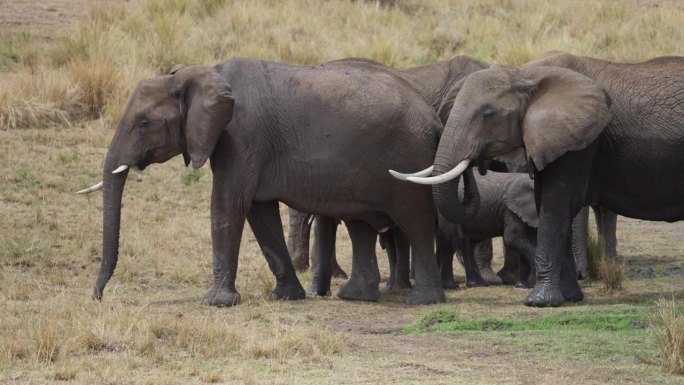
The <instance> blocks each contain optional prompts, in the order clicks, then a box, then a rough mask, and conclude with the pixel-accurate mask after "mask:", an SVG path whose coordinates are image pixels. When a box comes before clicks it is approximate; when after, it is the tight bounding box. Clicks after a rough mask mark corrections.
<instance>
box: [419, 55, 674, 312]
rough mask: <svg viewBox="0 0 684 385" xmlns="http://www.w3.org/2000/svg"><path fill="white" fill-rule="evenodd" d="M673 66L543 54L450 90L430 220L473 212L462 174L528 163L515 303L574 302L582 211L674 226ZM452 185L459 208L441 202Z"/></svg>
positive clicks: (578, 295)
mask: <svg viewBox="0 0 684 385" xmlns="http://www.w3.org/2000/svg"><path fill="white" fill-rule="evenodd" d="M683 92H684V58H682V57H662V58H657V59H653V60H650V61H647V62H643V63H636V64H623V63H612V62H607V61H602V60H597V59H592V58H588V57H578V56H574V55H570V54H565V53H559V52H553V53H550V54H548V55H545V56H544V57H542V58H541V59H539V60H536V61H534V62H532V63H529V64H527V65H524V66H521V67H510V66H495V67H491V68H489V69H486V70H483V71H479V72H476V73H474V74H472V75H470V76H468V77H467V78H465V79H464V80H463V81H462V82H460V83H459V84H456V85H455V86H454V87H453V88H452V89H451V94H452V97H451V98H450V100H449V101H448V102H447V103H444V104H443V105H442V106H441V108H440V113H439V114H440V117H441V118H442V120H443V121H444V122H445V128H444V134H443V136H442V138H441V140H440V144H439V149H438V151H437V155H436V157H435V162H434V168H435V172H434V176H430V177H421V178H416V177H411V178H410V179H411V180H412V181H414V182H417V183H423V184H432V185H434V186H433V194H434V198H435V202H436V205H437V208H438V210H439V211H440V213H441V214H443V215H444V216H446V217H447V218H449V219H450V220H452V221H455V222H467V221H468V220H469V219H470V218H472V217H473V215H474V214H475V213H476V212H477V210H478V203H479V202H478V190H477V186H476V184H475V182H474V178H473V173H472V167H471V166H472V165H473V164H480V163H481V162H482V161H484V160H488V159H501V160H506V161H509V162H512V161H517V163H525V162H526V163H528V164H529V166H530V169H531V170H532V174H533V176H534V185H535V186H534V187H535V198H536V206H537V210H538V212H539V227H538V231H537V248H536V252H535V265H536V270H537V281H536V284H535V286H534V288H533V290H532V292H531V293H530V294H529V295H528V297H527V299H526V300H525V303H526V304H527V305H531V306H559V305H561V304H562V303H563V302H565V301H580V300H582V299H583V293H582V290H581V289H580V287H579V285H578V283H577V276H576V269H575V263H574V261H573V259H572V258H571V255H572V253H571V249H572V246H571V241H570V225H571V220H572V218H573V217H574V216H575V214H577V212H578V211H579V210H580V209H581V208H582V207H583V206H586V205H595V204H599V203H600V204H601V205H603V206H605V207H606V208H608V209H610V210H611V211H613V212H615V213H617V214H619V215H624V216H628V217H633V218H639V219H645V220H660V221H670V222H673V221H677V220H681V219H684V182H683V181H684V168H682V167H681V165H682V164H684V151H682V146H683V143H684V102H682V94H683ZM461 176H463V179H464V187H465V191H466V192H465V197H464V199H463V202H459V201H457V200H454V199H452V196H453V192H454V191H455V190H456V188H457V186H458V184H459V180H460V177H461Z"/></svg>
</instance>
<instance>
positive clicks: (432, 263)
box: [396, 199, 446, 305]
mask: <svg viewBox="0 0 684 385" xmlns="http://www.w3.org/2000/svg"><path fill="white" fill-rule="evenodd" d="M413 203H414V204H417V202H413ZM432 204H433V203H432V199H430V200H427V201H425V202H424V205H423V208H422V209H421V210H417V211H416V212H423V213H425V212H429V210H433V211H434V208H433V207H432ZM417 208H418V209H420V207H417ZM398 219H399V220H397V221H396V223H397V225H398V226H399V227H400V228H401V230H402V231H403V232H404V234H405V235H406V237H407V238H408V240H409V243H410V245H411V256H412V258H411V259H412V260H414V261H415V274H416V280H415V285H414V286H413V290H412V291H411V294H410V295H409V296H408V298H406V303H407V304H410V305H418V304H430V303H437V302H445V301H446V295H445V293H444V289H443V288H442V280H441V277H440V274H439V269H438V268H437V258H435V248H434V242H435V221H436V217H435V215H420V216H415V215H413V216H410V217H404V218H398Z"/></svg>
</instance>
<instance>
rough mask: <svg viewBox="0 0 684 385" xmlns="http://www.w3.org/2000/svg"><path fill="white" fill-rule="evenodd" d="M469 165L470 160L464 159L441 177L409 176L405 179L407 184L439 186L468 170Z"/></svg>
mask: <svg viewBox="0 0 684 385" xmlns="http://www.w3.org/2000/svg"><path fill="white" fill-rule="evenodd" d="M469 164H470V159H464V160H462V161H461V163H459V164H457V165H456V167H454V168H453V169H451V170H450V171H449V172H445V173H444V174H442V175H436V176H431V177H427V178H421V177H415V176H409V177H407V178H406V180H408V181H409V182H413V183H418V184H439V183H444V182H448V181H450V180H452V179H454V178H456V177H457V176H459V175H461V174H462V173H463V171H465V170H466V168H468V165H469Z"/></svg>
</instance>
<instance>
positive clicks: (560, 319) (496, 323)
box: [404, 308, 648, 333]
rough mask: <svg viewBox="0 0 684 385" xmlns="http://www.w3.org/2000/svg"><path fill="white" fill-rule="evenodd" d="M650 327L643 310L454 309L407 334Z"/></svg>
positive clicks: (434, 314)
mask: <svg viewBox="0 0 684 385" xmlns="http://www.w3.org/2000/svg"><path fill="white" fill-rule="evenodd" d="M647 327H648V319H647V316H646V315H645V314H644V313H642V311H640V310H633V311H630V310H627V311H601V312H588V311H582V312H564V313H557V314H546V315H542V316H532V317H506V318H503V317H485V318H468V317H463V316H459V315H458V314H457V313H456V312H455V311H454V310H451V309H444V308H443V309H436V310H432V311H429V312H427V313H425V314H424V315H423V316H422V317H421V318H420V319H419V320H418V321H416V322H415V323H414V324H412V325H409V326H407V327H406V328H405V329H404V332H405V333H425V332H436V331H439V332H454V331H486V332H489V331H578V330H584V331H618V332H629V333H642V332H644V329H646V328H647Z"/></svg>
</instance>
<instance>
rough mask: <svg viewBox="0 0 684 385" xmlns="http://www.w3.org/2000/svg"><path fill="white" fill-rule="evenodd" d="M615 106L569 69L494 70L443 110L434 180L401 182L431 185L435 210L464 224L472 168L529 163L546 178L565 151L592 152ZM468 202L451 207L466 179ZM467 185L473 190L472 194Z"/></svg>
mask: <svg viewBox="0 0 684 385" xmlns="http://www.w3.org/2000/svg"><path fill="white" fill-rule="evenodd" d="M609 107H610V100H609V98H608V96H607V94H606V93H605V92H604V91H603V89H601V88H600V87H599V86H598V85H596V83H594V82H593V81H592V80H591V79H589V78H587V77H585V76H583V75H581V74H579V73H577V72H574V71H571V70H568V69H564V68H556V67H545V66H523V67H509V66H493V67H491V68H488V69H485V70H482V71H478V72H475V73H473V74H471V75H469V76H468V77H466V78H464V79H463V80H461V81H460V82H459V83H457V84H455V85H454V86H453V87H452V89H451V90H450V92H449V96H448V97H447V98H445V101H444V102H443V103H442V105H441V106H440V108H439V111H438V113H439V116H440V119H441V120H442V122H443V123H444V125H445V126H444V133H443V135H442V137H441V140H440V143H439V148H438V150H437V155H436V158H435V163H434V172H433V174H434V175H435V176H431V177H427V176H425V175H424V173H423V174H422V175H421V174H420V172H419V173H416V174H403V175H399V177H403V178H404V179H407V180H409V181H412V182H415V183H422V184H432V185H435V186H433V194H434V197H435V203H436V204H437V208H438V209H439V210H440V212H441V213H442V214H443V215H444V216H445V217H447V218H448V219H450V220H452V221H454V222H456V223H463V222H467V221H468V220H470V219H471V218H472V217H473V216H474V215H475V213H476V212H477V210H478V204H479V199H478V194H477V187H476V185H475V183H474V178H473V177H472V169H471V168H469V167H470V166H471V165H473V164H478V163H480V162H481V161H484V160H491V159H495V160H501V161H505V162H507V163H513V164H524V163H528V164H529V166H530V169H531V170H536V171H541V170H543V169H544V167H546V166H547V165H549V164H550V163H552V162H553V161H554V160H556V159H557V158H559V157H560V156H562V155H563V154H565V153H566V152H568V151H578V150H581V149H584V148H586V147H588V146H589V145H590V144H591V143H592V142H593V141H594V140H595V139H596V138H597V137H598V135H599V134H600V133H601V131H602V130H603V128H604V127H605V126H606V125H607V123H608V121H609V119H610V112H609ZM464 171H465V174H464V179H465V187H466V189H465V190H466V191H465V199H464V201H463V203H461V202H459V200H458V199H454V197H455V196H456V191H457V187H458V183H459V176H460V175H461V174H462V173H464ZM469 185H470V186H469Z"/></svg>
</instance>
